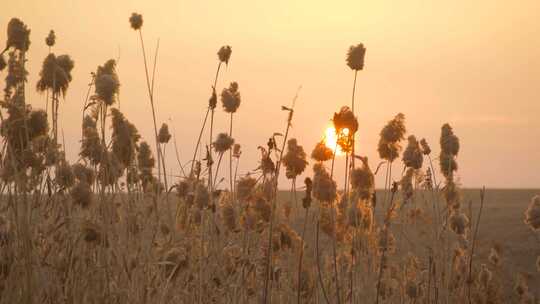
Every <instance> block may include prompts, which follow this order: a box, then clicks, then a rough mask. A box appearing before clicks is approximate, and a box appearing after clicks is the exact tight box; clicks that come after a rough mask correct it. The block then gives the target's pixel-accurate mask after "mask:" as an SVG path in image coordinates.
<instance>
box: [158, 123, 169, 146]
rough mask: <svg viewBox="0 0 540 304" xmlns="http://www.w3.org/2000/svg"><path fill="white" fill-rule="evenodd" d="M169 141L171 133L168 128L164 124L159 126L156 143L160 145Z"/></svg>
mask: <svg viewBox="0 0 540 304" xmlns="http://www.w3.org/2000/svg"><path fill="white" fill-rule="evenodd" d="M169 140H171V133H169V126H168V125H167V124H166V123H163V124H162V125H161V128H159V133H158V141H159V142H160V143H162V144H166V143H168V142H169Z"/></svg>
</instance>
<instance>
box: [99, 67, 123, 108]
mask: <svg viewBox="0 0 540 304" xmlns="http://www.w3.org/2000/svg"><path fill="white" fill-rule="evenodd" d="M115 68H116V61H115V60H114V59H110V60H109V61H107V62H105V64H104V65H103V66H99V67H98V69H97V72H96V80H95V87H96V96H97V97H98V98H99V99H100V100H101V101H103V102H104V103H105V104H107V105H112V104H113V103H114V102H115V101H116V96H117V94H118V91H119V88H120V81H119V79H118V75H117V74H116V70H115Z"/></svg>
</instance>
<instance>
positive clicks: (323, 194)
mask: <svg viewBox="0 0 540 304" xmlns="http://www.w3.org/2000/svg"><path fill="white" fill-rule="evenodd" d="M313 173H314V175H313V196H314V197H315V198H316V199H318V200H319V201H321V202H327V203H331V202H333V201H334V200H335V199H336V197H337V191H336V182H335V181H334V180H333V179H332V178H331V177H330V174H329V173H328V171H326V169H325V168H324V166H323V165H322V164H320V163H317V164H315V165H313Z"/></svg>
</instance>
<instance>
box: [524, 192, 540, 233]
mask: <svg viewBox="0 0 540 304" xmlns="http://www.w3.org/2000/svg"><path fill="white" fill-rule="evenodd" d="M525 224H527V225H528V226H529V227H530V228H531V229H532V230H534V231H539V230H540V195H535V196H534V197H533V198H532V200H531V203H530V204H529V207H528V208H527V210H526V211H525Z"/></svg>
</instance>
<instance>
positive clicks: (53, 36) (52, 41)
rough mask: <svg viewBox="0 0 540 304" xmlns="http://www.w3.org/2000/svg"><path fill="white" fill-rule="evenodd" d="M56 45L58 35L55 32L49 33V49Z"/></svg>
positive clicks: (47, 41) (46, 39)
mask: <svg viewBox="0 0 540 304" xmlns="http://www.w3.org/2000/svg"><path fill="white" fill-rule="evenodd" d="M55 43H56V34H55V33H54V31H53V30H50V31H49V35H47V38H45V44H47V46H48V47H52V46H54V44H55Z"/></svg>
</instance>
